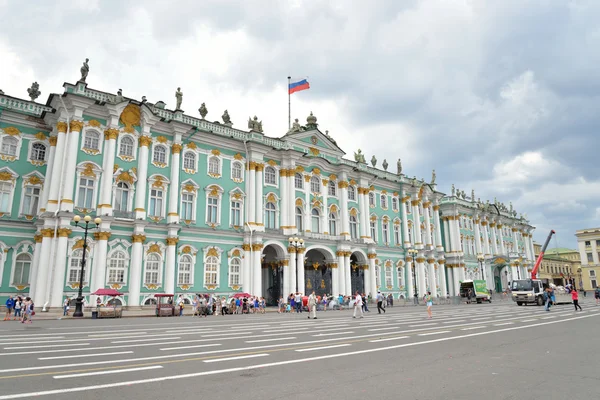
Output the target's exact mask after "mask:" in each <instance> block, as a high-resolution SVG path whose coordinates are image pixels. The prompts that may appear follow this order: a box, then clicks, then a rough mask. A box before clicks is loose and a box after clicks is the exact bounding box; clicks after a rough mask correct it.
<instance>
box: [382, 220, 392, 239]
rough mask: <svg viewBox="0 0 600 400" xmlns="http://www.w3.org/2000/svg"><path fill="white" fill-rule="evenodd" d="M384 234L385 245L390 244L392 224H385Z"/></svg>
mask: <svg viewBox="0 0 600 400" xmlns="http://www.w3.org/2000/svg"><path fill="white" fill-rule="evenodd" d="M382 232H383V243H385V244H390V224H389V223H388V222H384V223H383V225H382Z"/></svg>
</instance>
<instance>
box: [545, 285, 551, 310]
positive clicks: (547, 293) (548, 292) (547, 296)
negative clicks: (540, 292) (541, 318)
mask: <svg viewBox="0 0 600 400" xmlns="http://www.w3.org/2000/svg"><path fill="white" fill-rule="evenodd" d="M544 300H545V304H546V305H545V306H544V310H546V311H550V306H551V305H552V288H550V287H547V288H546V291H545V292H544Z"/></svg>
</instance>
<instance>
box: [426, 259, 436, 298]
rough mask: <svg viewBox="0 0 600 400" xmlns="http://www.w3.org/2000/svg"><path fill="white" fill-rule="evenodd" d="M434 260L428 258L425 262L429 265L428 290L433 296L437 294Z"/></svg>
mask: <svg viewBox="0 0 600 400" xmlns="http://www.w3.org/2000/svg"><path fill="white" fill-rule="evenodd" d="M434 262H435V260H433V259H430V260H427V264H428V267H429V291H430V292H431V294H432V295H433V296H434V297H435V296H437V279H436V272H437V271H436V269H435V264H434Z"/></svg>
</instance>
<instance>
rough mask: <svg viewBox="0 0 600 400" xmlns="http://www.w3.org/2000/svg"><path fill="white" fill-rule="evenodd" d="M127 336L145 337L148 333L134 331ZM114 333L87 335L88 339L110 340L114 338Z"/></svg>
mask: <svg viewBox="0 0 600 400" xmlns="http://www.w3.org/2000/svg"><path fill="white" fill-rule="evenodd" d="M127 334H128V335H134V334H135V335H147V334H148V332H146V331H134V332H128V333H127ZM114 335H115V334H114V333H96V334H90V335H88V337H99V338H106V339H112V337H113V336H114Z"/></svg>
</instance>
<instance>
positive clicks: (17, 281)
mask: <svg viewBox="0 0 600 400" xmlns="http://www.w3.org/2000/svg"><path fill="white" fill-rule="evenodd" d="M30 272H31V256H30V255H29V254H27V253H21V254H19V255H18V256H17V259H16V261H15V270H14V272H13V278H12V284H13V285H15V286H16V285H29V283H30V282H29V273H30Z"/></svg>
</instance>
